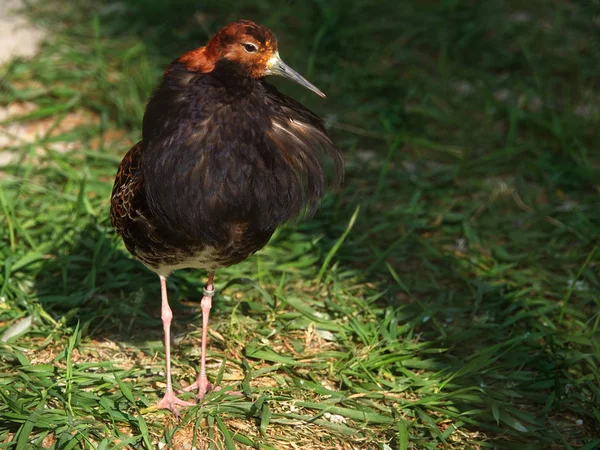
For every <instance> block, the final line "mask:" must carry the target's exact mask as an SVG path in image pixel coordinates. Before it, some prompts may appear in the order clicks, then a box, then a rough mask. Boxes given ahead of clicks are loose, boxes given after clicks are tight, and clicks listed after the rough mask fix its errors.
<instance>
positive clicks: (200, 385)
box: [183, 375, 221, 401]
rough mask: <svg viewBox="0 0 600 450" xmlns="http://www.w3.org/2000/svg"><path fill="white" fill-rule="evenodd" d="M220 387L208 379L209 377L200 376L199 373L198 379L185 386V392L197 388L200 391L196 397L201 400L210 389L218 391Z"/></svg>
mask: <svg viewBox="0 0 600 450" xmlns="http://www.w3.org/2000/svg"><path fill="white" fill-rule="evenodd" d="M219 389H221V388H219V387H215V386H214V385H213V384H212V383H211V382H209V381H208V378H206V375H205V376H200V375H198V378H197V379H196V381H195V382H194V383H192V384H190V385H189V386H188V387H186V388H184V389H183V390H184V392H189V391H194V390H197V391H198V393H197V394H196V399H197V400H198V401H201V400H202V399H203V398H204V396H205V395H206V394H208V393H209V392H210V391H215V392H216V391H218V390H219Z"/></svg>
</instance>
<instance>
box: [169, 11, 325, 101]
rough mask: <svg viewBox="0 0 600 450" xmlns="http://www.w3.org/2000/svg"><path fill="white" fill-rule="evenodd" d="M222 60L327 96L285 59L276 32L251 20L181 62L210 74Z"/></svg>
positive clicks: (222, 33) (245, 71) (220, 33)
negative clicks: (281, 53) (274, 76)
mask: <svg viewBox="0 0 600 450" xmlns="http://www.w3.org/2000/svg"><path fill="white" fill-rule="evenodd" d="M220 60H226V61H229V62H231V63H234V64H235V65H236V68H237V69H238V70H239V71H240V72H241V73H243V74H244V75H245V76H247V77H249V78H254V79H258V78H262V77H264V76H266V75H281V76H284V77H286V78H289V79H291V80H293V81H295V82H296V83H298V84H300V85H302V86H304V87H306V88H308V89H310V90H311V91H313V92H315V93H316V94H318V95H320V96H321V97H325V94H323V92H321V91H320V90H319V89H317V88H316V87H315V86H314V85H312V84H311V83H309V82H308V81H307V80H306V79H305V78H304V77H302V76H301V75H300V74H299V73H297V72H296V71H295V70H293V69H292V68H291V67H289V66H288V65H287V64H285V63H284V62H283V61H282V60H281V58H280V57H279V51H278V46H277V38H276V37H275V35H274V34H273V32H272V31H271V30H269V29H268V28H266V27H263V26H262V25H259V24H257V23H254V22H252V21H250V20H238V21H237V22H233V23H230V24H229V25H225V26H224V27H223V28H221V29H220V30H219V31H218V32H217V34H215V35H214V36H213V38H212V39H211V40H210V41H208V43H207V44H206V46H204V47H200V48H198V49H195V50H192V51H189V52H187V53H185V54H184V55H183V56H181V57H180V58H179V59H178V60H177V61H178V62H180V63H182V64H184V65H185V67H186V68H187V70H189V71H191V72H201V73H209V72H212V71H213V70H214V68H215V66H216V64H217V63H218V62H219V61H220ZM167 72H168V70H167Z"/></svg>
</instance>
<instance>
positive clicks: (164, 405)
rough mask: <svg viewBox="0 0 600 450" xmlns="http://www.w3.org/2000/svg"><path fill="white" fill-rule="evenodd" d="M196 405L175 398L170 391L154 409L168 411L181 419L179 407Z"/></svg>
mask: <svg viewBox="0 0 600 450" xmlns="http://www.w3.org/2000/svg"><path fill="white" fill-rule="evenodd" d="M194 405H195V403H192V402H186V401H185V400H181V399H179V398H177V397H176V396H175V394H174V393H173V391H169V392H167V393H166V394H165V396H164V397H163V398H162V400H161V401H159V402H158V403H157V404H156V405H155V406H154V408H153V409H168V410H169V411H171V412H172V413H173V415H174V416H175V417H176V418H178V419H179V417H180V414H179V409H178V408H177V406H182V407H183V406H194Z"/></svg>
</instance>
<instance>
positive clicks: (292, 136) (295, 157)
mask: <svg viewBox="0 0 600 450" xmlns="http://www.w3.org/2000/svg"><path fill="white" fill-rule="evenodd" d="M268 75H279V76H283V77H285V78H288V79H290V80H292V81H294V82H296V83H298V84H300V85H301V86H303V87H305V88H307V89H309V90H311V91H313V92H314V93H316V94H318V95H319V96H321V97H323V98H325V94H324V93H323V92H322V91H320V90H319V89H318V88H317V87H316V86H314V85H313V84H311V83H310V82H309V81H308V80H306V79H305V78H304V77H303V76H301V75H300V74H299V73H298V72H296V71H295V70H293V69H292V68H291V67H290V66H288V65H287V64H286V63H285V62H284V61H283V60H282V59H281V57H280V55H279V47H278V42H277V38H276V36H275V34H274V33H273V32H272V31H271V30H269V29H268V28H266V27H264V26H262V25H259V24H257V23H255V22H253V21H250V20H238V21H236V22H233V23H230V24H228V25H226V26H224V27H223V28H221V29H220V30H219V31H218V32H217V33H216V34H215V35H214V36H213V37H212V38H211V39H210V40H209V41H208V42H207V43H206V45H204V46H203V47H200V48H196V49H194V50H191V51H188V52H186V53H184V54H183V55H182V56H180V57H179V58H177V59H176V60H174V61H173V62H172V63H171V64H169V65H168V67H167V68H166V70H165V72H164V76H163V77H162V80H161V81H160V83H159V84H158V86H157V87H156V88H155V89H154V91H153V93H152V95H151V97H150V99H149V101H148V103H147V105H146V109H145V112H144V116H143V120H142V136H141V140H140V141H139V142H137V143H136V144H135V145H134V146H133V147H132V148H131V149H130V150H129V151H128V152H127V153H126V155H125V156H124V158H123V160H122V162H121V163H120V165H119V168H118V171H117V174H116V177H115V182H114V186H113V190H112V195H111V207H110V217H111V224H112V226H113V228H114V229H115V230H116V232H117V234H118V235H119V236H120V237H121V238H122V240H123V242H124V244H125V247H126V248H127V250H128V251H129V252H130V253H131V254H132V255H133V256H134V257H135V258H136V259H137V260H139V261H140V262H141V263H142V264H143V265H145V266H146V267H147V268H148V269H150V270H151V271H153V272H154V273H156V274H157V275H158V276H159V279H160V288H161V300H162V301H161V320H162V324H163V331H164V346H165V357H166V358H165V359H166V361H165V363H166V373H165V377H166V391H165V394H164V397H162V399H161V400H160V401H159V402H158V403H157V404H156V405H155V407H156V409H168V410H170V411H171V412H172V413H173V414H174V415H175V416H179V407H185V406H189V405H191V404H192V403H191V402H188V401H184V400H181V399H180V398H179V397H177V395H176V394H175V392H174V390H173V384H172V381H171V347H170V339H171V338H170V327H171V322H172V318H173V314H172V310H171V308H170V306H169V300H168V295H167V278H168V277H169V275H170V274H172V272H173V271H175V270H178V269H184V268H192V269H204V270H206V271H207V272H208V282H207V284H206V285H205V287H204V289H203V296H202V299H201V301H200V306H201V311H202V340H201V361H200V370H199V372H198V375H197V379H196V382H195V383H193V384H191V385H190V386H188V388H187V389H186V390H197V395H196V398H197V401H201V400H202V399H203V397H204V396H205V395H206V394H207V393H208V392H209V391H211V390H212V389H214V386H213V385H212V384H211V383H210V382H209V381H208V378H207V374H206V345H207V330H208V322H209V315H210V310H211V306H212V298H213V296H214V294H215V287H214V277H215V271H216V270H218V269H220V268H223V267H228V266H231V265H233V264H237V263H239V262H241V261H243V260H245V259H246V258H248V257H249V256H250V255H252V254H253V253H255V252H257V251H258V250H260V249H261V248H262V247H264V246H265V245H266V244H267V242H268V241H269V239H270V238H271V236H272V235H273V233H274V232H275V230H276V229H277V228H278V227H280V226H281V225H283V224H285V223H286V222H288V221H290V220H298V219H301V218H308V217H310V216H311V215H312V214H314V212H315V211H316V209H317V207H318V204H319V202H320V199H321V198H322V196H323V195H324V194H325V192H326V191H327V189H328V188H330V187H335V186H339V185H340V184H341V182H342V181H343V172H344V161H343V156H342V153H341V152H340V150H339V149H338V147H337V146H336V145H335V143H334V142H333V140H332V138H331V137H330V136H329V134H328V132H327V130H326V128H325V124H324V121H323V120H322V119H321V118H319V117H318V116H317V115H316V114H315V113H313V112H312V111H311V110H309V109H308V108H306V107H305V106H303V105H302V104H301V103H300V102H298V101H296V100H294V99H292V98H290V97H288V96H286V95H284V94H282V93H281V92H279V90H278V89H277V88H275V87H274V86H273V85H271V84H269V83H268V82H267V81H266V80H265V77H266V76H268ZM328 167H329V168H330V169H329V168H328Z"/></svg>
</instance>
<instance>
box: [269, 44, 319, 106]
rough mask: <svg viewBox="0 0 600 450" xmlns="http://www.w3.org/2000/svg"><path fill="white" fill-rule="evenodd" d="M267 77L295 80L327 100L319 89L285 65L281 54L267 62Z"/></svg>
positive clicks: (275, 54) (275, 55)
mask: <svg viewBox="0 0 600 450" xmlns="http://www.w3.org/2000/svg"><path fill="white" fill-rule="evenodd" d="M267 75H281V76H282V77H286V78H289V79H290V80H294V81H295V82H296V83H298V84H299V85H300V86H304V87H305V88H308V89H310V90H311V91H313V92H314V93H315V94H317V95H319V96H321V97H323V98H325V94H324V93H323V92H322V91H321V90H320V89H319V88H318V87H316V86H315V85H314V84H312V83H311V82H310V81H308V80H307V79H306V78H304V77H303V76H302V75H300V74H299V73H298V72H296V71H295V70H294V69H292V68H291V67H290V66H288V65H287V64H286V63H284V62H283V61H282V60H281V57H280V56H279V52H275V53H274V54H273V56H271V59H269V61H268V62H267Z"/></svg>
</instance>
